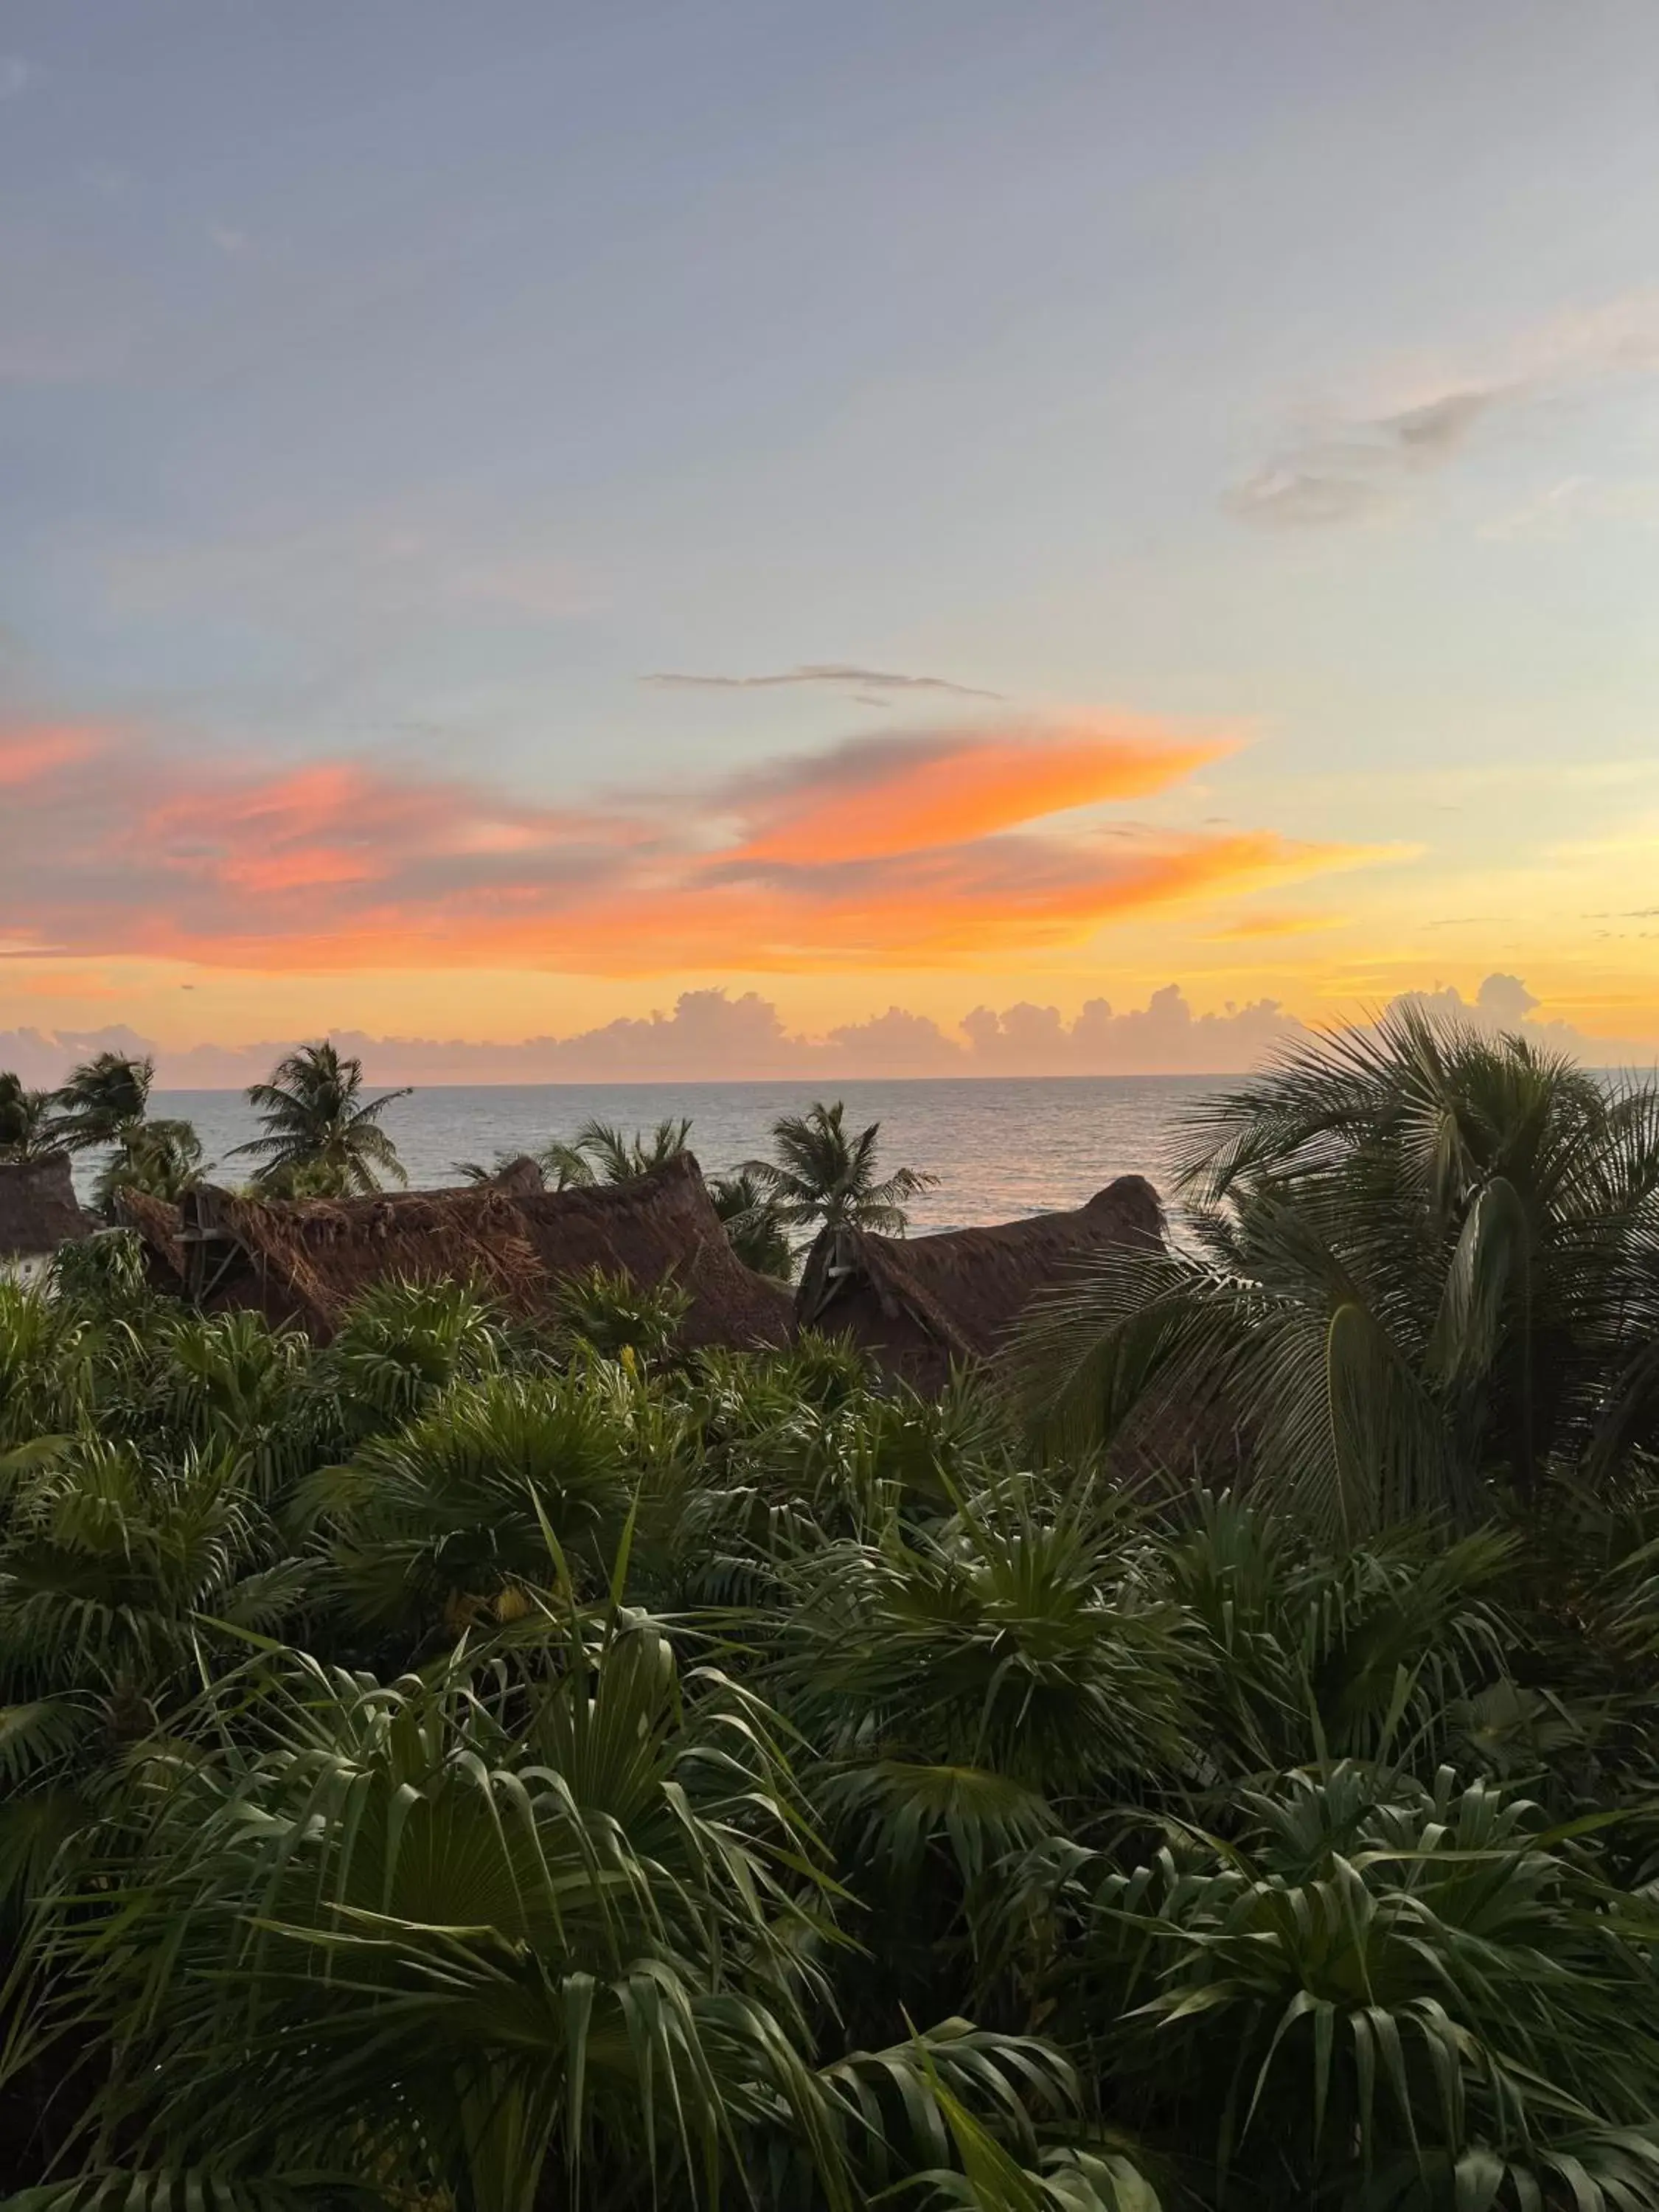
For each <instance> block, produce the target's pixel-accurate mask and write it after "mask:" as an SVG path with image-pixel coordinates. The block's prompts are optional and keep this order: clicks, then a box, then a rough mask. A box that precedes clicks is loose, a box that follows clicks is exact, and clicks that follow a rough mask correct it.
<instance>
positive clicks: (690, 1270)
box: [127, 1155, 790, 1346]
mask: <svg viewBox="0 0 1659 2212" xmlns="http://www.w3.org/2000/svg"><path fill="white" fill-rule="evenodd" d="M127 1218H129V1220H130V1221H131V1225H132V1226H133V1227H134V1228H136V1229H137V1231H138V1232H139V1234H140V1235H141V1236H142V1237H143V1239H144V1241H145V1244H146V1247H147V1248H148V1249H149V1252H150V1254H151V1255H152V1263H153V1266H154V1268H155V1273H156V1275H157V1278H158V1279H159V1280H161V1281H162V1282H166V1281H167V1274H168V1272H169V1271H174V1270H176V1271H177V1272H178V1273H181V1274H182V1279H183V1285H184V1288H185V1293H186V1295H187V1296H189V1297H191V1298H192V1299H193V1300H195V1301H196V1303H197V1304H200V1305H202V1306H204V1308H206V1309H207V1310H210V1311H222V1310H225V1309H227V1308H231V1307H249V1306H252V1307H256V1308H258V1309H259V1310H262V1311H263V1312H264V1313H266V1314H267V1315H269V1316H270V1318H271V1319H272V1320H273V1321H281V1322H298V1323H299V1324H300V1325H301V1327H303V1328H306V1329H307V1330H308V1331H309V1332H310V1334H312V1335H313V1336H315V1337H317V1338H318V1339H319V1340H322V1339H325V1338H327V1337H329V1336H331V1334H333V1332H334V1330H335V1329H336V1328H337V1327H338V1326H339V1323H340V1321H341V1319H342V1317H343V1315H344V1313H345V1311H346V1310H347V1308H348V1307H349V1305H350V1304H351V1303H352V1301H353V1300H354V1299H355V1298H356V1297H358V1296H359V1295H360V1293H361V1292H362V1291H365V1290H367V1289H368V1288H369V1287H370V1285H373V1284H375V1283H379V1282H383V1281H386V1280H388V1279H393V1278H402V1279H406V1280H410V1281H416V1282H422V1281H424V1282H432V1281H441V1280H456V1279H459V1280H463V1281H471V1282H474V1283H476V1284H477V1285H478V1287H479V1288H480V1289H481V1290H483V1291H485V1292H486V1293H488V1294H489V1295H490V1296H492V1297H495V1298H497V1299H499V1300H500V1302H501V1304H503V1305H505V1306H506V1307H507V1309H508V1310H510V1311H512V1312H513V1313H517V1314H520V1315H522V1316H527V1317H528V1316H538V1315H540V1316H546V1315H547V1314H549V1313H550V1311H551V1310H552V1309H553V1307H554V1306H555V1304H556V1300H557V1294H558V1285H559V1282H560V1280H561V1279H562V1278H563V1277H566V1276H569V1275H573V1274H576V1273H581V1272H582V1271H583V1270H585V1269H586V1268H588V1267H594V1266H599V1267H605V1269H607V1270H608V1271H610V1272H611V1273H617V1272H625V1273H628V1274H629V1275H630V1276H631V1277H632V1278H633V1279H634V1280H635V1282H636V1283H638V1284H641V1285H646V1286H654V1285H656V1284H658V1283H659V1282H661V1281H662V1280H663V1279H665V1277H666V1276H669V1275H671V1276H672V1277H673V1278H674V1279H675V1280H676V1281H677V1282H678V1284H679V1285H680V1286H681V1288H682V1289H684V1290H685V1291H689V1292H690V1297H691V1304H690V1310H689V1312H688V1313H687V1316H686V1319H685V1322H684V1338H685V1340H686V1342H687V1343H688V1344H690V1345H703V1344H723V1345H732V1346H749V1345H756V1344H768V1343H780V1342H781V1341H782V1340H784V1338H785V1337H786V1336H787V1334H788V1331H789V1327H790V1304H789V1299H788V1297H787V1293H785V1292H784V1291H781V1290H780V1289H779V1288H778V1287H777V1285H775V1284H771V1283H769V1282H768V1281H767V1280H766V1279H765V1278H764V1277H763V1276H760V1275H757V1274H754V1273H751V1272H750V1269H749V1268H747V1267H744V1265H743V1263H742V1261H740V1260H738V1257H737V1255H736V1254H735V1253H734V1252H733V1251H732V1248H731V1245H730V1244H729V1243H728V1242H727V1240H726V1231H725V1229H724V1227H723V1226H722V1225H721V1223H720V1218H719V1217H718V1215H717V1214H716V1213H715V1212H714V1207H713V1206H712V1205H711V1204H710V1203H709V1200H708V1192H707V1191H706V1190H705V1189H704V1188H703V1182H702V1173H701V1171H700V1170H699V1169H698V1167H697V1164H696V1161H695V1160H694V1159H692V1158H690V1156H689V1155H687V1156H685V1157H684V1158H682V1159H678V1160H676V1161H674V1162H672V1163H671V1164H670V1165H669V1166H667V1167H665V1168H661V1169H659V1170H657V1172H656V1173H655V1174H653V1175H648V1176H641V1177H640V1178H639V1179H638V1180H637V1181H635V1182H629V1183H623V1184H618V1185H616V1186H614V1187H607V1188H599V1189H593V1190H568V1191H550V1190H544V1189H541V1188H531V1187H530V1182H529V1178H528V1177H527V1176H520V1175H515V1176H513V1179H512V1181H511V1182H510V1183H505V1184H504V1183H503V1182H501V1181H500V1180H499V1179H498V1180H496V1181H495V1182H485V1183H475V1184H470V1185H468V1186H466V1187H465V1188H462V1189H458V1190H418V1191H397V1192H387V1193H385V1194H381V1195H379V1196H376V1197H374V1198H342V1199H258V1198H250V1197H244V1196H240V1195H238V1194H235V1193H234V1192H231V1191H227V1190H219V1189H216V1188H212V1187H211V1186H204V1187H202V1188H197V1189H195V1190H191V1191H189V1192H187V1193H186V1194H185V1200H184V1204H183V1206H182V1208H180V1209H178V1210H177V1211H176V1212H175V1210H174V1209H173V1208H171V1207H161V1206H158V1205H157V1203H156V1202H155V1201H154V1200H151V1201H149V1203H148V1204H146V1205H145V1206H142V1207H139V1208H135V1207H131V1206H129V1209H128V1217H127ZM180 1261H182V1267H180V1266H179V1262H180Z"/></svg>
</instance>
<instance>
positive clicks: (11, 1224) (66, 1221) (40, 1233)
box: [0, 1152, 95, 1261]
mask: <svg viewBox="0 0 1659 2212" xmlns="http://www.w3.org/2000/svg"><path fill="white" fill-rule="evenodd" d="M94 1226H95V1224H94V1222H93V1221H92V1219H91V1218H90V1217H89V1216H88V1215H87V1214H85V1213H83V1212H82V1211H81V1206H80V1202H79V1200H77V1199H76V1195H75V1185H74V1182H72V1180H71V1179H70V1164H69V1156H68V1154H67V1153H65V1152H53V1153H52V1154H50V1155H49V1156H48V1157H47V1158H46V1159H43V1160H6V1161H0V1261H17V1260H40V1259H44V1258H46V1256H47V1255H48V1254H50V1253H52V1252H55V1251H56V1250H57V1249H58V1246H59V1245H60V1244H67V1243H69V1242H70V1239H71V1238H73V1237H84V1236H85V1235H86V1234H87V1233H88V1231H89V1230H91V1229H92V1228H94Z"/></svg>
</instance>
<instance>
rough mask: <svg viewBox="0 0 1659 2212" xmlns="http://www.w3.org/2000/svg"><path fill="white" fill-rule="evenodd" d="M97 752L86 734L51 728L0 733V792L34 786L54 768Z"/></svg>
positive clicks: (94, 740) (94, 742)
mask: <svg viewBox="0 0 1659 2212" xmlns="http://www.w3.org/2000/svg"><path fill="white" fill-rule="evenodd" d="M98 749H99V739H98V738H96V737H95V736H94V734H93V733H92V732H89V731H87V730H74V729H59V728H57V727H55V726H46V727H40V726H35V727H29V726H25V727H23V728H22V729H14V730H7V729H0V788H4V787H17V786H20V785H22V784H27V783H34V782H37V781H40V778H41V777H43V776H45V775H47V774H48V773H49V772H50V771H51V770H52V769H55V768H62V767H64V766H65V765H66V764H67V763H70V762H71V761H79V760H85V759H87V758H88V757H89V756H90V755H91V754H93V753H94V752H96V751H97V750H98Z"/></svg>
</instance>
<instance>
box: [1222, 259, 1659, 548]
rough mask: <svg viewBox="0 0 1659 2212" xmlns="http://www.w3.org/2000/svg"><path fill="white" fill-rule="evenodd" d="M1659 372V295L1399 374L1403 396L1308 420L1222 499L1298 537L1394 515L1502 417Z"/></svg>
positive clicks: (1247, 516)
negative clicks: (1480, 354)
mask: <svg viewBox="0 0 1659 2212" xmlns="http://www.w3.org/2000/svg"><path fill="white" fill-rule="evenodd" d="M1655 370H1659V296H1656V295H1653V294H1650V293H1634V294H1631V295H1627V296H1626V297H1624V298H1620V299H1616V300H1613V301H1607V302H1606V303H1604V304H1603V305H1602V306H1601V307H1596V308H1594V309H1590V310H1588V311H1577V312H1574V313H1568V314H1565V315H1561V316H1558V317H1556V318H1554V319H1553V320H1551V321H1549V322H1547V323H1545V324H1543V325H1539V326H1537V327H1535V328H1534V329H1533V330H1530V331H1523V332H1522V333H1520V334H1519V335H1518V336H1517V337H1515V338H1513V339H1512V340H1511V341H1510V343H1508V344H1506V345H1504V346H1502V347H1499V348H1497V349H1493V351H1492V353H1491V354H1490V355H1489V356H1488V357H1487V358H1486V360H1485V361H1482V362H1475V363H1473V364H1471V363H1464V364H1462V365H1458V366H1447V365H1444V364H1442V365H1438V366H1431V367H1429V368H1420V367H1419V368H1417V369H1415V370H1413V371H1411V372H1409V373H1406V374H1401V373H1400V372H1395V374H1393V376H1392V378H1391V381H1392V382H1393V384H1394V386H1395V393H1394V396H1391V397H1389V398H1387V399H1385V400H1383V401H1382V402H1381V404H1376V403H1373V404H1358V405H1350V406H1346V407H1340V406H1339V407H1333V408H1330V409H1328V410H1312V411H1310V412H1307V413H1304V415H1303V416H1301V417H1300V418H1299V419H1298V420H1297V421H1296V422H1292V423H1291V425H1290V426H1289V427H1288V428H1286V430H1285V433H1284V434H1283V435H1282V436H1281V437H1279V439H1278V440H1277V441H1275V442H1274V444H1273V448H1272V450H1271V451H1270V453H1268V454H1267V458H1266V459H1265V460H1264V461H1263V462H1262V463H1261V465H1260V466H1259V467H1257V468H1255V469H1253V470H1252V471H1249V474H1248V475H1246V476H1245V477H1243V478H1242V479H1241V480H1240V481H1239V482H1238V483H1235V484H1232V485H1231V486H1230V487H1229V488H1228V489H1227V490H1226V492H1225V494H1224V503H1225V506H1226V507H1228V508H1229V510H1230V511H1231V513H1233V514H1235V515H1237V517H1238V518H1239V520H1241V521H1244V522H1248V523H1251V524H1255V525H1257V526H1261V527H1263V528H1267V529H1286V530H1300V529H1309V528H1319V527H1322V526H1328V525H1332V524H1340V523H1347V522H1360V521H1365V520H1370V519H1371V518H1373V517H1376V516H1378V515H1382V514H1385V513H1390V512H1392V511H1394V510H1395V509H1397V508H1398V507H1401V504H1402V503H1403V502H1404V501H1406V499H1407V497H1408V496H1409V495H1410V494H1411V492H1412V491H1413V489H1415V488H1416V487H1417V486H1419V485H1420V483H1422V482H1423V481H1424V480H1425V478H1427V477H1431V476H1433V475H1435V474H1436V473H1437V471H1441V470H1443V469H1444V468H1445V467H1446V466H1447V465H1449V463H1451V462H1452V461H1454V460H1455V459H1456V458H1457V457H1458V456H1459V455H1460V454H1462V453H1464V452H1465V451H1466V450H1467V449H1468V447H1469V446H1470V445H1471V443H1472V442H1473V441H1474V439H1475V437H1476V435H1477V434H1478V433H1479V432H1480V431H1481V429H1482V428H1484V427H1486V426H1487V425H1489V424H1490V423H1491V422H1493V421H1494V420H1495V419H1497V418H1499V417H1501V416H1504V415H1507V414H1510V413H1514V412H1516V410H1520V409H1522V408H1523V407H1526V406H1528V405H1530V404H1534V403H1536V402H1538V401H1541V400H1544V399H1550V398H1560V397H1563V396H1565V395H1566V394H1569V393H1573V392H1584V391H1587V390H1589V389H1590V388H1592V387H1593V386H1597V385H1600V384H1602V383H1604V382H1606V381H1607V380H1610V379H1613V378H1617V377H1620V376H1626V375H1630V374H1652V373H1653V372H1654V371H1655Z"/></svg>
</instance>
